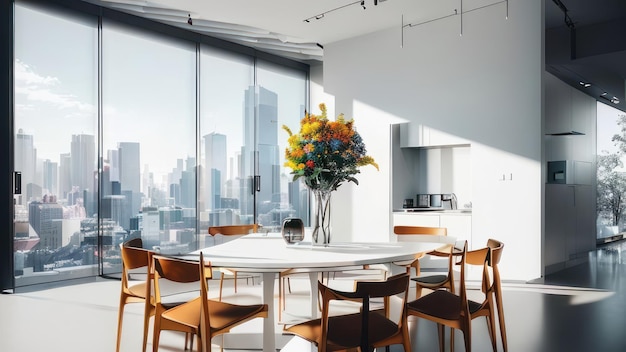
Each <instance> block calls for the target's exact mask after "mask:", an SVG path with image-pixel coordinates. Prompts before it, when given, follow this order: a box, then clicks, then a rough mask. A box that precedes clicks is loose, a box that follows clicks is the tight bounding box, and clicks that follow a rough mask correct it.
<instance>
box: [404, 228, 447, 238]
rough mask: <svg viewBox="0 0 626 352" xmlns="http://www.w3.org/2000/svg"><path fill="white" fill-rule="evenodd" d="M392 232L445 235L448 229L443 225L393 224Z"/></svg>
mask: <svg viewBox="0 0 626 352" xmlns="http://www.w3.org/2000/svg"><path fill="white" fill-rule="evenodd" d="M393 233H395V234H396V235H437V236H447V235H448V229H447V228H445V227H427V226H394V227H393Z"/></svg>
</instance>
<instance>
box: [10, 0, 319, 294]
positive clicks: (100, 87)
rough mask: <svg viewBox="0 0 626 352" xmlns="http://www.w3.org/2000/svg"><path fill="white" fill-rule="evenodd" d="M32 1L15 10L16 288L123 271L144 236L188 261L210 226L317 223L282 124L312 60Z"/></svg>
mask: <svg viewBox="0 0 626 352" xmlns="http://www.w3.org/2000/svg"><path fill="white" fill-rule="evenodd" d="M33 3H40V2H39V1H33V2H31V1H23V2H22V1H18V2H17V3H16V11H15V12H16V16H15V43H16V44H15V84H14V90H15V124H14V125H15V131H14V139H15V153H14V154H15V163H14V164H15V165H14V168H15V170H16V171H19V172H21V174H22V181H21V184H20V186H21V189H22V192H21V194H17V195H16V196H15V197H14V198H15V210H14V213H15V221H14V225H15V226H14V228H15V233H14V243H15V251H14V253H13V256H14V262H15V271H14V274H15V279H16V286H23V285H29V284H35V283H43V282H48V281H51V280H63V279H66V278H75V277H85V276H94V275H97V274H109V273H115V272H119V268H120V263H121V261H120V257H119V251H118V245H119V243H121V242H122V241H124V240H125V239H129V238H133V237H141V238H142V239H143V242H144V247H145V248H151V249H155V250H157V251H160V252H161V253H170V254H171V253H184V252H187V251H190V250H195V249H197V248H198V247H200V246H206V245H212V244H213V243H211V242H207V241H205V237H206V236H205V235H206V233H207V227H208V226H211V225H224V224H233V223H252V222H256V223H259V224H261V225H263V226H264V228H265V229H268V230H278V229H279V227H280V225H281V222H282V220H283V219H284V218H285V217H287V216H298V217H302V218H304V219H305V220H307V219H308V197H307V193H306V191H305V190H304V189H303V188H302V187H301V186H300V184H299V183H296V184H294V183H292V182H290V181H291V176H290V175H288V170H286V169H285V168H284V167H283V164H284V149H285V144H286V140H287V138H286V137H287V136H286V134H285V133H284V132H283V131H282V128H281V126H282V125H283V124H286V125H289V126H290V127H291V128H294V126H296V127H295V128H297V124H298V123H299V120H300V118H301V117H302V115H303V113H304V109H305V108H306V104H307V99H308V98H307V94H308V90H307V85H308V81H307V79H308V77H307V68H306V65H302V64H298V63H291V64H287V65H284V63H285V62H286V61H288V60H284V59H279V60H277V61H278V62H281V64H277V63H273V61H272V59H271V55H263V56H264V57H265V59H264V60H259V59H258V58H257V57H256V52H255V51H254V50H247V48H245V47H239V48H237V49H236V50H235V51H232V50H233V48H235V47H236V46H233V45H230V44H229V45H227V47H228V49H223V48H218V47H219V43H217V44H218V45H217V47H215V46H213V44H215V41H212V40H206V43H205V42H204V41H202V40H200V41H198V37H197V36H196V35H188V36H187V35H185V33H183V32H181V31H179V30H174V31H172V32H174V33H173V34H172V35H165V34H163V33H164V32H168V29H167V28H166V27H159V30H158V31H157V32H159V33H156V32H154V31H150V30H148V29H146V28H143V27H144V26H142V25H139V26H137V23H136V22H139V23H143V24H145V21H144V22H142V21H143V20H137V19H134V20H130V21H128V22H130V23H127V20H128V18H127V17H126V16H119V17H116V16H113V17H115V18H114V19H111V18H109V17H106V16H105V17H98V16H100V15H101V13H100V12H98V11H93V10H92V11H90V13H91V14H92V16H91V17H90V16H89V15H87V14H85V15H84V16H83V14H81V13H78V12H74V11H66V10H64V11H53V10H51V9H50V8H48V7H45V8H43V7H41V8H40V7H38V6H37V5H36V4H33ZM41 3H43V1H42V2H41ZM81 8H82V7H81ZM88 12H89V11H88ZM107 16H111V14H108V15H107ZM120 18H121V20H120ZM153 26H154V24H150V25H147V26H145V27H147V28H153ZM159 26H160V25H159ZM68 43H71V44H72V45H67V44H68ZM207 43H211V45H209V44H207ZM60 48H63V50H60Z"/></svg>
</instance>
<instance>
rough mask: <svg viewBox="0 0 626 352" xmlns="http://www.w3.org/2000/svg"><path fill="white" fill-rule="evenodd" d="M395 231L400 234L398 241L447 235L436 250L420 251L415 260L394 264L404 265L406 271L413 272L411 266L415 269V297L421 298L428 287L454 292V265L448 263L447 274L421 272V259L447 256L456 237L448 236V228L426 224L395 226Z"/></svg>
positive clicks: (429, 239)
mask: <svg viewBox="0 0 626 352" xmlns="http://www.w3.org/2000/svg"><path fill="white" fill-rule="evenodd" d="M393 232H394V233H395V234H396V235H398V241H405V240H406V241H415V240H419V241H432V239H433V238H434V237H433V236H440V237H439V238H441V236H445V238H446V240H445V241H443V240H441V239H439V240H438V242H442V243H444V244H443V245H442V247H440V248H437V249H436V250H434V251H430V252H426V253H420V254H418V256H417V257H416V258H415V259H414V260H410V261H403V262H394V263H393V264H395V265H398V266H404V267H405V268H406V272H407V273H408V274H411V268H412V269H413V270H414V271H415V277H413V278H411V280H412V281H414V282H415V298H419V297H421V295H422V289H423V288H428V289H431V290H436V289H439V288H445V289H448V290H450V292H454V271H453V269H454V268H453V267H451V266H449V265H448V268H447V269H448V272H447V273H446V274H428V275H423V274H422V272H421V265H420V261H423V260H425V259H426V258H427V257H431V258H435V257H444V258H447V257H448V256H449V255H450V254H449V250H450V246H451V245H450V243H446V242H452V241H454V238H448V237H447V236H448V230H447V229H446V228H445V227H426V226H394V228H393Z"/></svg>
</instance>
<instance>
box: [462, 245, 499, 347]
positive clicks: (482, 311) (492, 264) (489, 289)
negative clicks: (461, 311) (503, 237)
mask: <svg viewBox="0 0 626 352" xmlns="http://www.w3.org/2000/svg"><path fill="white" fill-rule="evenodd" d="M486 249H488V250H490V253H489V260H488V263H487V264H488V268H487V269H490V272H485V274H487V275H488V276H485V277H483V281H482V287H481V289H482V292H483V294H484V295H485V296H488V298H489V297H490V299H486V300H485V301H483V302H482V304H481V305H480V307H479V308H477V309H476V310H475V311H474V310H472V312H471V314H472V319H474V318H476V317H480V316H486V317H488V318H489V319H487V322H488V323H491V324H492V325H493V324H494V323H495V321H494V314H495V313H494V309H495V311H496V312H497V314H498V323H499V328H500V338H501V340H502V347H503V349H504V351H505V352H507V351H508V346H507V341H506V326H505V323H504V308H503V306H502V286H501V283H500V270H499V269H498V263H500V259H501V258H502V250H503V249H504V243H502V242H500V241H498V240H494V239H491V238H490V239H489V240H488V241H487V248H486ZM486 249H485V248H483V249H478V250H476V251H469V252H468V253H467V263H468V264H470V265H480V264H481V263H480V260H481V257H482V256H483V254H482V252H483V251H485V250H486ZM474 252H476V254H474ZM494 301H495V302H494ZM494 303H495V307H494ZM489 332H490V333H493V332H495V328H494V327H493V326H489ZM491 338H492V339H491V341H492V344H493V346H494V351H495V350H496V343H497V342H496V341H495V336H493V335H492V336H491Z"/></svg>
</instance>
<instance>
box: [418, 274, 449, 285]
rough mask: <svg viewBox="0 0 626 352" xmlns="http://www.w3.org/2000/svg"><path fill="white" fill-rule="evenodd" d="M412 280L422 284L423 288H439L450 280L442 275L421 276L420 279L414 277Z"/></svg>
mask: <svg viewBox="0 0 626 352" xmlns="http://www.w3.org/2000/svg"><path fill="white" fill-rule="evenodd" d="M411 280H413V281H415V282H417V283H419V284H421V285H422V286H426V285H436V286H439V285H441V284H442V283H444V282H446V281H447V280H448V275H443V274H441V275H428V276H419V277H414V278H412V279H411Z"/></svg>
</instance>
